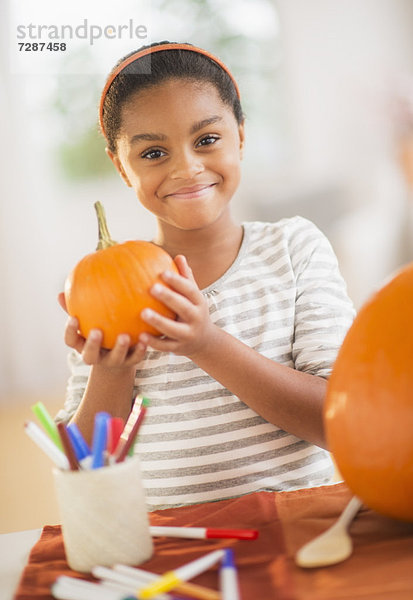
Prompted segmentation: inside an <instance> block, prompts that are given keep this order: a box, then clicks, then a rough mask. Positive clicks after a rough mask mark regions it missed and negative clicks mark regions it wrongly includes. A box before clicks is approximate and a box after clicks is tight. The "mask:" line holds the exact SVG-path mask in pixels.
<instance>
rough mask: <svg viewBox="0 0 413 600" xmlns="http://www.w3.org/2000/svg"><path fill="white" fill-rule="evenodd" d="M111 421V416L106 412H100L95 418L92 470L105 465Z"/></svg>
mask: <svg viewBox="0 0 413 600" xmlns="http://www.w3.org/2000/svg"><path fill="white" fill-rule="evenodd" d="M109 420H110V415H109V413H106V412H99V413H97V414H96V416H95V428H94V430H93V442H92V469H99V468H100V467H103V466H104V465H105V450H106V445H107V439H108V429H109Z"/></svg>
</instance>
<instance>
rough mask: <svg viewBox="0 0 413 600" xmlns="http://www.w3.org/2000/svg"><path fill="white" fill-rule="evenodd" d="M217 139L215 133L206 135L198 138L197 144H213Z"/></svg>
mask: <svg viewBox="0 0 413 600" xmlns="http://www.w3.org/2000/svg"><path fill="white" fill-rule="evenodd" d="M217 140H219V137H218V136H217V135H206V136H205V137H203V138H201V139H200V140H199V142H198V146H210V145H211V144H215V142H216V141H217Z"/></svg>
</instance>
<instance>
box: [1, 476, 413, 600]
mask: <svg viewBox="0 0 413 600" xmlns="http://www.w3.org/2000/svg"><path fill="white" fill-rule="evenodd" d="M350 498H351V493H350V491H349V490H348V488H347V487H346V485H345V484H344V483H339V484H335V485H331V486H323V487H319V488H310V489H301V490H296V491H291V492H257V493H254V494H250V495H248V496H243V497H241V498H236V499H231V500H222V501H219V502H213V503H206V504H200V505H195V506H187V507H182V508H177V509H167V510H164V511H156V512H155V513H151V517H150V518H151V523H152V524H154V525H178V526H184V525H187V526H202V525H203V526H210V527H219V526H221V527H224V526H225V527H256V528H258V529H259V531H260V536H259V539H258V540H255V541H244V542H242V541H230V542H229V541H228V540H225V541H221V540H218V541H216V540H201V541H199V540H178V539H172V538H157V539H156V540H155V553H154V556H153V557H152V558H151V559H150V560H149V561H147V562H146V563H144V564H143V565H141V568H146V569H148V570H151V571H154V572H157V573H162V572H164V571H165V570H169V569H171V568H176V567H177V566H180V565H182V564H185V563H186V562H188V561H189V560H192V559H193V558H196V557H198V556H200V555H202V554H205V553H206V552H208V551H210V550H213V549H216V548H218V547H225V546H228V545H231V546H232V547H233V549H234V553H235V556H236V561H237V565H238V568H239V576H240V585H241V591H242V600H256V599H257V598H259V599H260V600H272V599H273V598H274V599H277V600H345V599H350V598H351V600H366V599H371V600H408V599H409V600H411V599H412V598H413V524H408V523H402V522H398V521H395V520H392V519H388V518H386V517H383V516H381V515H378V514H377V513H375V512H374V511H372V510H370V509H368V508H365V507H363V508H362V510H361V511H360V513H359V515H358V516H357V518H356V520H355V521H354V523H353V524H352V526H351V534H352V538H353V541H354V552H353V555H352V556H351V557H350V558H349V559H348V560H347V561H344V562H343V563H340V564H337V565H334V566H330V567H326V568H318V569H301V568H299V567H297V566H296V565H295V562H294V555H295V553H296V551H297V550H298V549H299V548H300V547H301V546H302V545H303V544H304V543H306V542H307V541H309V540H310V539H312V538H313V537H314V536H315V535H318V534H319V533H321V532H323V531H325V529H327V528H328V527H329V526H330V525H331V524H332V523H333V522H334V521H335V520H336V519H337V518H338V516H339V514H340V513H341V511H342V510H343V509H344V507H345V505H346V504H347V502H348V501H349V499H350ZM37 534H38V532H37ZM8 535H11V536H13V535H15V534H8ZM16 535H18V534H16ZM32 535H33V536H35V534H34V532H32ZM15 539H16V540H17V537H16V538H15ZM42 540H43V541H42ZM20 560H21V556H20ZM46 560H47V561H48V562H47V569H45V568H44V567H43V568H42V561H46ZM60 573H64V574H72V575H73V574H74V572H70V571H69V570H68V567H67V564H66V563H65V557H64V550H63V542H62V538H61V533H60V528H59V527H57V526H54V527H52V526H50V527H46V528H45V529H44V531H43V534H42V538H41V540H40V541H39V542H37V544H35V546H34V548H33V550H32V557H31V563H30V561H29V565H28V566H26V568H25V570H24V574H23V579H22V580H21V581H20V587H19V593H18V594H17V595H16V596H15V598H16V600H31V599H32V598H33V600H34V599H36V600H37V599H38V600H40V599H41V600H51V598H52V597H51V596H50V594H49V588H50V583H51V582H53V581H54V579H55V578H56V576H57V575H58V574H60ZM75 575H76V574H75ZM77 576H80V574H77ZM194 581H195V582H196V583H199V584H201V585H206V586H208V587H211V588H215V589H217V571H216V569H215V571H214V570H213V569H211V570H210V571H208V572H207V573H204V574H203V575H201V576H199V577H198V578H196V579H195V580H194ZM2 598H3V596H2ZM5 600H6V599H5ZM7 600H9V598H7Z"/></svg>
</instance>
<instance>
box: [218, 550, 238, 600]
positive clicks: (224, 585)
mask: <svg viewBox="0 0 413 600" xmlns="http://www.w3.org/2000/svg"><path fill="white" fill-rule="evenodd" d="M219 583H220V589H221V593H222V600H240V593H239V584H238V573H237V569H236V568H235V563H234V553H233V551H232V550H231V549H230V548H226V550H225V554H224V558H223V559H222V562H221V569H220V571H219Z"/></svg>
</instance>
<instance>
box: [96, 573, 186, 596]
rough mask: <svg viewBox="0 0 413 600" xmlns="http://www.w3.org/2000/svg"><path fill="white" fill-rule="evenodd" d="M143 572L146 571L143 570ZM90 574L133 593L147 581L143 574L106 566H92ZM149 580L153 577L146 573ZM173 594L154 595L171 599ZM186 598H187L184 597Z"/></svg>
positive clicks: (103, 581)
mask: <svg viewBox="0 0 413 600" xmlns="http://www.w3.org/2000/svg"><path fill="white" fill-rule="evenodd" d="M143 573H145V575H146V572H145V571H143ZM92 575H93V577H96V579H100V580H101V582H102V583H103V584H106V585H111V586H112V587H115V586H117V588H118V589H122V591H124V592H127V593H128V594H132V593H133V594H135V592H136V587H137V586H138V585H141V586H143V585H145V583H147V582H148V578H147V577H145V575H136V574H133V576H132V575H130V574H128V573H120V572H119V571H114V570H113V569H109V568H108V567H101V566H99V565H98V566H96V567H92ZM148 576H149V581H153V578H152V577H151V575H150V574H149V573H148ZM154 578H155V579H157V576H156V575H154ZM173 599H175V596H171V595H170V594H158V595H157V596H156V600H173ZM186 600H188V599H186Z"/></svg>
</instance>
